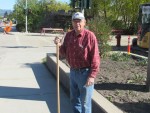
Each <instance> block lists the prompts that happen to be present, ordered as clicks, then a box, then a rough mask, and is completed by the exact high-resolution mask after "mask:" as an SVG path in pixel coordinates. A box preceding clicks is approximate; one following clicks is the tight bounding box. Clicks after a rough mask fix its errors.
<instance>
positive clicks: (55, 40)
mask: <svg viewBox="0 0 150 113" xmlns="http://www.w3.org/2000/svg"><path fill="white" fill-rule="evenodd" d="M54 43H55V44H58V45H59V46H61V39H60V38H59V37H57V36H56V37H55V39H54Z"/></svg>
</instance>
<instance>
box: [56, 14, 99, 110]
mask: <svg viewBox="0 0 150 113" xmlns="http://www.w3.org/2000/svg"><path fill="white" fill-rule="evenodd" d="M85 24H86V20H85V17H84V15H83V14H82V13H80V12H76V13H75V14H73V16H72V25H73V30H72V31H70V32H68V33H67V34H66V36H65V38H64V42H63V43H62V42H61V40H60V39H59V38H55V40H54V43H55V44H59V45H60V55H62V56H64V57H65V58H66V60H67V61H68V64H69V65H70V100H71V104H72V108H73V112H74V113H91V112H92V110H91V103H92V102H91V100H92V93H93V89H94V80H95V77H96V74H97V72H98V70H99V66H100V57H99V50H98V43H97V39H96V37H95V35H94V33H93V32H91V31H89V30H87V29H85V28H84V27H85Z"/></svg>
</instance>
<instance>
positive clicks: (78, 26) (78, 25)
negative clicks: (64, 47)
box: [72, 19, 86, 33]
mask: <svg viewBox="0 0 150 113" xmlns="http://www.w3.org/2000/svg"><path fill="white" fill-rule="evenodd" d="M85 23H86V21H85V19H82V20H80V19H74V20H72V25H73V28H74V29H75V31H76V32H77V33H80V32H81V31H82V30H83V29H84V26H85Z"/></svg>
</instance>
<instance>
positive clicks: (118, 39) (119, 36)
mask: <svg viewBox="0 0 150 113" xmlns="http://www.w3.org/2000/svg"><path fill="white" fill-rule="evenodd" d="M115 38H116V39H117V45H116V46H117V47H120V42H121V33H118V34H117V35H116V37H115Z"/></svg>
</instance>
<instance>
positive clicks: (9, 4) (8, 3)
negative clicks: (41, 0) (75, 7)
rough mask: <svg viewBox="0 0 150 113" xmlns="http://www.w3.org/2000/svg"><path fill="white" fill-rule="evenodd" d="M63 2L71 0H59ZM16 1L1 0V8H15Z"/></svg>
mask: <svg viewBox="0 0 150 113" xmlns="http://www.w3.org/2000/svg"><path fill="white" fill-rule="evenodd" d="M57 1H62V2H67V3H69V1H70V0H57ZM15 3H16V0H0V9H11V10H13V5H14V4H15Z"/></svg>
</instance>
